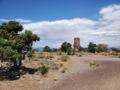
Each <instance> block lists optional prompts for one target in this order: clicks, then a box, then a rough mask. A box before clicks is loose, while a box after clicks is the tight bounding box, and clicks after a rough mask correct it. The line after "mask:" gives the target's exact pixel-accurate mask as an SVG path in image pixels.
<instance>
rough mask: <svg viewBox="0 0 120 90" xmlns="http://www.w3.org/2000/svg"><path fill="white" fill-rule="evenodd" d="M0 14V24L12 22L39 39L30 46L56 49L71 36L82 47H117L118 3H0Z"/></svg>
mask: <svg viewBox="0 0 120 90" xmlns="http://www.w3.org/2000/svg"><path fill="white" fill-rule="evenodd" d="M0 12H1V13H0V23H2V22H7V21H9V20H16V21H19V22H21V24H23V26H24V28H25V29H28V30H31V31H33V33H36V34H38V35H39V36H40V38H41V40H40V42H37V43H35V44H34V47H43V46H45V45H49V46H51V47H59V46H60V45H61V43H62V42H64V41H68V42H71V43H73V38H74V37H80V38H81V46H83V47H84V46H87V45H88V43H89V42H90V41H92V42H95V43H106V44H108V45H109V46H111V47H113V46H115V47H120V40H119V38H120V27H119V26H120V0H0ZM111 43H113V44H111Z"/></svg>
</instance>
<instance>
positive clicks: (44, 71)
mask: <svg viewBox="0 0 120 90" xmlns="http://www.w3.org/2000/svg"><path fill="white" fill-rule="evenodd" d="M48 69H49V68H48V67H47V66H45V65H43V66H42V67H40V68H39V70H40V73H41V74H42V75H45V74H46V73H48Z"/></svg>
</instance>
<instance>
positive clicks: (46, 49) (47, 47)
mask: <svg viewBox="0 0 120 90" xmlns="http://www.w3.org/2000/svg"><path fill="white" fill-rule="evenodd" d="M43 51H44V52H51V48H50V47H49V46H45V47H44V48H43Z"/></svg>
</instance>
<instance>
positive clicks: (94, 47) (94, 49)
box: [88, 42, 96, 53]
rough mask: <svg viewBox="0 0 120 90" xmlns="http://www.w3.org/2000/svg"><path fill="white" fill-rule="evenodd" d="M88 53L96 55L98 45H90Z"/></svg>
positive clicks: (91, 43)
mask: <svg viewBox="0 0 120 90" xmlns="http://www.w3.org/2000/svg"><path fill="white" fill-rule="evenodd" d="M88 51H89V52H92V53H95V51H96V44H94V43H93V42H90V43H89V45H88Z"/></svg>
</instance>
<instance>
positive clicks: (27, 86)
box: [0, 55, 120, 90]
mask: <svg viewBox="0 0 120 90" xmlns="http://www.w3.org/2000/svg"><path fill="white" fill-rule="evenodd" d="M92 61H95V63H96V64H97V66H95V67H94V66H90V63H91V62H92ZM37 62H38V61H34V65H35V66H36V65H37ZM64 68H66V69H67V70H66V72H65V73H61V70H62V69H63V68H61V69H60V70H58V71H50V72H49V73H48V75H47V76H46V77H41V76H40V75H39V74H34V75H29V74H26V75H23V76H22V77H21V78H20V79H19V80H14V81H0V90H120V58H112V57H106V56H96V55H95V56H94V55H91V56H83V57H78V56H70V60H69V61H68V62H66V63H65V64H64Z"/></svg>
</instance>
